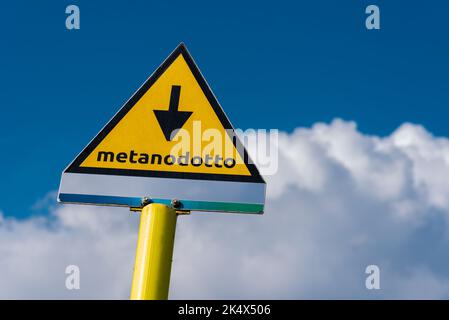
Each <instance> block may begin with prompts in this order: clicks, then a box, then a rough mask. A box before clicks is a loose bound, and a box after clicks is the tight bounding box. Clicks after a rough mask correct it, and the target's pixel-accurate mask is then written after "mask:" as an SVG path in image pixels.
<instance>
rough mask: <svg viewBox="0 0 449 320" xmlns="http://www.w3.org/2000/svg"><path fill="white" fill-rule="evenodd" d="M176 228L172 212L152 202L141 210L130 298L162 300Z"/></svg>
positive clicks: (169, 269) (166, 284)
mask: <svg viewBox="0 0 449 320" xmlns="http://www.w3.org/2000/svg"><path fill="white" fill-rule="evenodd" d="M175 230H176V211H175V210H174V209H173V208H170V207H167V206H165V205H163V204H157V203H152V204H149V205H147V206H145V207H144V208H143V209H142V213H141V216H140V226H139V235H138V239H137V250H136V259H135V264H134V274H133V280H132V286H131V297H130V299H131V300H166V299H167V298H168V288H169V285H170V272H171V264H172V257H173V245H174V241H175Z"/></svg>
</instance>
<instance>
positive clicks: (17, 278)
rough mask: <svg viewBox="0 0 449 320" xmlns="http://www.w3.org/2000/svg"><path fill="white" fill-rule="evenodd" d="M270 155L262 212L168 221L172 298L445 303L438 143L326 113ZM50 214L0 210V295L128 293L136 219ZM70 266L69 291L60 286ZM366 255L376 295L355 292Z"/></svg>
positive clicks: (443, 145) (446, 160) (77, 210)
mask: <svg viewBox="0 0 449 320" xmlns="http://www.w3.org/2000/svg"><path fill="white" fill-rule="evenodd" d="M279 157H280V159H279V170H278V173H277V174H276V175H274V176H269V177H267V183H268V199H267V207H266V213H265V215H263V216H255V215H231V214H212V213H193V214H191V215H190V216H181V217H179V219H178V227H177V228H178V229H177V235H176V245H175V254H174V263H173V272H172V286H171V297H172V298H211V299H215V298H289V299H305V298H374V299H377V298H449V260H448V259H446V258H445V257H446V256H447V251H448V249H449V237H448V220H449V219H448V218H449V140H448V139H446V138H436V137H433V136H432V135H431V134H429V133H428V132H427V131H426V130H425V129H424V128H422V127H420V126H417V125H412V124H404V125H402V126H401V127H400V128H398V129H397V130H396V131H395V132H393V133H392V134H391V135H390V136H388V137H383V138H380V137H376V136H367V135H364V134H362V133H360V132H358V131H357V129H356V125H355V123H353V122H345V121H341V120H335V121H333V122H332V123H331V124H323V123H320V124H316V125H314V126H313V127H312V128H309V129H306V128H298V129H297V130H295V131H294V132H293V133H291V134H286V133H281V134H280V136H279ZM39 205H41V204H39ZM51 211H52V214H51V215H50V217H35V218H29V219H25V220H15V219H12V218H0V257H1V258H0V298H19V297H23V298H127V297H128V293H129V287H130V280H131V273H132V264H133V256H134V249H135V240H136V231H137V224H138V216H137V215H135V214H132V213H129V212H127V211H126V209H120V208H97V207H87V206H57V207H55V208H53V209H51ZM69 264H77V265H79V266H80V268H81V290H79V291H75V290H74V291H68V290H66V289H65V285H64V283H65V277H66V275H65V273H64V271H65V267H66V266H67V265H69ZM370 264H376V265H378V266H379V267H380V270H381V290H378V291H375V290H373V291H369V290H367V289H366V288H365V278H366V276H367V275H366V274H365V273H364V272H365V268H366V266H367V265H370Z"/></svg>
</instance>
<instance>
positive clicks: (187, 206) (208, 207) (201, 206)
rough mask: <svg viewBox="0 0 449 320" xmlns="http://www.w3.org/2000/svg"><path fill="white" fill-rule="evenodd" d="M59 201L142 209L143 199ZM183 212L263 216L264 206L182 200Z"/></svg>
mask: <svg viewBox="0 0 449 320" xmlns="http://www.w3.org/2000/svg"><path fill="white" fill-rule="evenodd" d="M58 200H59V201H60V202H63V203H64V202H66V203H83V204H95V205H110V206H126V207H140V206H141V201H142V199H141V198H134V197H114V196H101V195H87V194H72V193H60V194H59V198H58ZM150 202H151V203H161V204H165V205H171V199H150ZM180 202H181V206H180V208H179V209H181V210H192V211H219V212H241V213H258V214H262V213H263V209H264V206H263V205H262V204H258V203H255V204H253V203H232V202H210V201H192V200H180Z"/></svg>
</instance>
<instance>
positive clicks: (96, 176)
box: [58, 43, 266, 299]
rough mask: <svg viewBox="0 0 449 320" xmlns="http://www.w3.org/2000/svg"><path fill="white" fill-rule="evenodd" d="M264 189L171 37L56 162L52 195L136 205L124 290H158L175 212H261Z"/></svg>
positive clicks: (162, 291)
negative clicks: (128, 90)
mask: <svg viewBox="0 0 449 320" xmlns="http://www.w3.org/2000/svg"><path fill="white" fill-rule="evenodd" d="M92 108H95V105H93V106H92ZM265 189H266V184H265V181H264V179H263V178H262V176H261V175H260V173H259V171H258V169H257V167H256V165H255V164H254V162H252V160H251V159H250V157H249V155H248V152H247V150H246V148H245V145H243V144H242V143H241V142H240V139H239V137H238V136H237V134H236V132H235V130H234V127H233V126H232V124H231V122H230V121H229V119H228V117H227V116H226V114H225V113H224V111H223V109H222V107H221V106H220V104H219V103H218V101H217V98H216V97H215V95H214V94H213V92H212V90H211V88H210V87H209V85H208V84H207V82H206V80H205V79H204V77H203V75H202V74H201V72H200V70H199V68H198V66H197V65H196V63H195V62H194V60H193V58H192V56H191V55H190V53H189V52H188V51H187V48H186V47H185V45H184V44H182V43H181V44H180V45H179V46H178V47H177V48H176V49H175V50H174V51H173V52H172V53H171V54H170V55H169V57H168V58H167V59H166V60H165V61H164V62H163V63H162V64H161V65H160V66H159V67H158V68H157V69H156V71H155V72H154V73H153V74H152V75H151V76H150V77H149V78H148V79H147V80H146V81H145V82H144V84H143V85H142V86H141V87H140V88H139V89H138V90H137V91H136V92H135V93H134V94H133V96H132V97H131V98H130V99H129V100H128V101H127V102H126V103H125V104H124V106H123V107H122V108H121V109H120V110H119V111H118V112H117V113H116V114H115V115H114V117H113V118H112V119H111V120H110V121H109V122H108V123H107V124H106V126H104V128H103V129H102V130H101V131H100V132H99V133H98V134H97V136H96V137H95V138H94V139H93V140H92V141H91V142H90V143H89V144H88V145H87V146H86V147H85V148H84V149H83V150H82V151H81V153H79V154H78V156H77V157H76V158H75V159H74V160H73V161H72V162H71V163H70V165H69V166H68V167H67V168H66V169H65V170H64V172H63V173H62V177H61V184H60V187H59V193H58V201H59V202H62V203H74V204H94V205H106V206H122V207H128V208H131V210H133V211H141V217H140V227H139V236H138V242H137V252H136V258H135V267H134V275H133V282H132V290H131V299H167V297H168V287H169V282H170V271H171V261H172V255H173V243H174V236H175V229H176V215H177V213H183V212H187V213H190V212H191V211H207V212H231V213H247V214H262V213H263V211H264V205H265Z"/></svg>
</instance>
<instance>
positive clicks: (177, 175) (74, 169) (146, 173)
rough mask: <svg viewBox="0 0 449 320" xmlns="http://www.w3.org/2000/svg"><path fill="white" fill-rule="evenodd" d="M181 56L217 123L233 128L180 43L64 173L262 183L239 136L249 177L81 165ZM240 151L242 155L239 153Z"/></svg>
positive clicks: (235, 142) (237, 141)
mask: <svg viewBox="0 0 449 320" xmlns="http://www.w3.org/2000/svg"><path fill="white" fill-rule="evenodd" d="M179 55H182V56H183V57H184V59H185V61H186V62H187V64H188V66H189V68H190V70H191V71H192V73H193V75H194V76H195V79H196V81H197V82H198V84H199V85H200V87H201V90H202V91H203V93H204V94H205V95H206V97H207V99H208V101H209V103H210V104H211V106H212V108H213V110H214V112H215V113H216V114H217V116H218V118H219V120H220V122H221V123H222V125H223V127H224V128H225V129H232V130H234V127H233V126H232V125H231V123H230V122H229V119H228V118H227V116H226V115H225V113H224V111H223V109H222V108H221V106H220V104H219V103H218V101H217V99H216V98H215V95H214V94H213V93H212V91H211V89H210V87H209V85H208V84H207V82H206V80H205V79H204V77H203V75H202V74H201V72H200V70H199V68H198V66H197V65H196V63H195V61H194V60H193V58H192V56H191V55H190V53H189V52H188V50H187V48H186V46H185V45H184V43H181V44H180V45H179V46H178V47H177V48H176V49H175V50H174V51H173V52H172V53H171V54H170V55H169V56H168V58H167V59H166V60H165V61H164V62H163V63H162V64H161V65H160V66H159V67H158V68H157V69H156V71H155V72H154V73H153V74H152V75H151V76H150V77H149V78H148V79H147V80H146V81H145V83H144V84H143V85H142V86H141V87H140V88H139V89H138V90H137V91H136V92H135V93H134V94H133V96H132V97H131V98H130V99H129V100H128V101H127V102H126V103H125V105H124V106H123V107H122V108H121V109H120V110H119V111H118V112H117V114H115V115H114V117H113V118H112V119H111V120H110V121H109V122H108V123H107V124H106V126H105V127H104V128H103V129H102V130H101V131H100V133H99V134H97V136H96V137H95V138H94V139H93V140H92V141H91V142H90V143H89V144H88V145H87V147H85V148H84V149H83V151H82V152H81V153H80V154H79V155H78V156H77V157H76V158H75V160H74V161H73V162H72V163H71V164H70V165H69V166H68V167H67V169H66V170H65V171H64V172H65V173H85V174H103V175H116V176H138V177H157V178H174V179H194V180H218V181H237V182H254V183H265V181H264V179H263V178H262V176H261V175H260V173H259V171H258V169H257V167H256V166H255V165H254V164H253V162H252V161H251V159H250V157H249V155H248V154H247V151H246V148H243V147H242V144H241V142H240V140H239V139H238V137H237V138H236V139H232V138H231V139H232V140H233V144H234V147H236V148H237V151H238V152H239V153H240V156H241V157H242V159H244V161H245V164H246V166H247V168H248V170H249V172H250V173H251V175H250V176H241V175H227V174H209V173H185V172H166V171H154V170H135V169H132V170H131V169H111V168H94V167H81V166H80V165H81V164H82V163H83V161H84V160H85V159H86V158H87V157H88V156H89V154H91V153H92V152H93V151H94V150H95V148H96V147H97V146H98V145H99V144H100V142H101V141H102V140H103V139H104V138H105V137H106V136H107V135H108V134H109V132H111V131H112V130H113V129H114V127H115V126H116V125H117V124H118V123H119V122H120V121H121V120H122V119H123V117H124V116H125V115H126V114H127V113H128V112H129V111H130V110H131V109H132V108H133V107H134V105H135V104H136V103H137V102H138V101H139V100H140V99H141V98H142V96H143V95H144V94H145V93H146V92H147V91H148V90H149V89H150V88H151V86H152V85H153V84H154V83H155V82H156V81H157V80H158V79H159V77H160V76H161V75H162V74H163V73H164V72H165V71H166V70H167V69H168V67H169V66H170V65H171V64H172V63H173V62H174V61H175V59H176V58H177V57H178V56H179ZM240 150H243V152H244V154H243V155H242V154H241V151H240Z"/></svg>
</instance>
